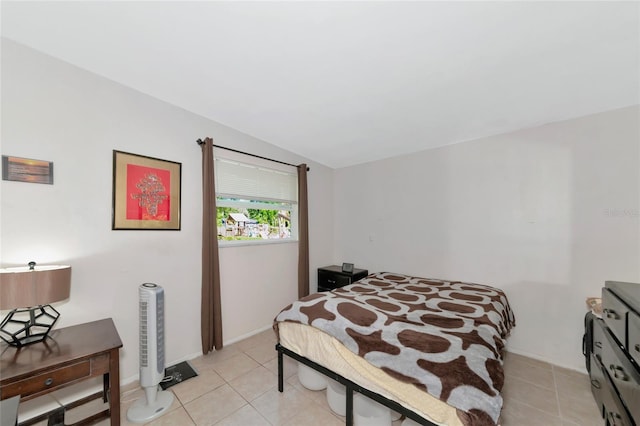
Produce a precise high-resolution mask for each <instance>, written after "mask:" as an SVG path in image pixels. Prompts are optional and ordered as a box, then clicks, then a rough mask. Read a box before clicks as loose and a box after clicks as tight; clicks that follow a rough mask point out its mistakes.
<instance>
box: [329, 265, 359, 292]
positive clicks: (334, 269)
mask: <svg viewBox="0 0 640 426" xmlns="http://www.w3.org/2000/svg"><path fill="white" fill-rule="evenodd" d="M367 275H369V271H367V270H366V269H358V268H353V272H343V271H342V266H337V265H331V266H325V267H323V268H318V291H330V290H333V289H336V288H339V287H344V286H345V285H349V284H351V283H352V282H355V281H358V280H360V279H362V278H364V277H366V276H367Z"/></svg>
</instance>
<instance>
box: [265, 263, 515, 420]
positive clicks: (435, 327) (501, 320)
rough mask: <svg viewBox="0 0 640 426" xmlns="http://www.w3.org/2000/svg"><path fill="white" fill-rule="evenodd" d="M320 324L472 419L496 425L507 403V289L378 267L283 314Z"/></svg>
mask: <svg viewBox="0 0 640 426" xmlns="http://www.w3.org/2000/svg"><path fill="white" fill-rule="evenodd" d="M281 321H293V322H298V323H302V324H305V325H310V326H313V327H315V328H318V329H320V330H322V331H324V332H326V333H328V334H329V335H331V336H333V337H335V338H337V339H338V340H339V341H340V342H342V344H343V345H345V347H347V348H348V349H349V350H350V351H352V352H353V353H355V354H358V355H359V356H361V357H363V358H364V359H366V360H367V361H368V362H369V363H371V364H372V365H374V366H376V367H378V368H380V369H382V370H383V371H385V372H386V373H387V374H389V375H390V376H392V377H394V378H396V379H398V380H401V381H405V382H408V383H411V384H413V385H415V386H416V387H417V388H419V389H421V390H423V391H425V392H428V393H429V394H431V395H433V396H434V397H436V398H439V399H440V400H442V401H444V402H446V403H447V404H449V405H450V406H452V407H455V408H456V412H457V413H458V417H459V418H460V420H461V421H462V423H463V424H465V425H468V426H485V425H487V426H494V425H496V424H497V422H498V418H499V416H500V410H501V408H502V397H501V396H500V391H501V389H502V386H503V383H504V371H503V368H502V355H503V350H504V339H505V338H506V337H507V335H508V334H509V331H510V330H511V328H512V327H513V326H515V319H514V316H513V312H512V311H511V308H510V306H509V302H508V300H507V297H506V295H505V294H504V292H503V291H502V290H499V289H496V288H493V287H489V286H486V285H480V284H473V283H463V282H456V281H443V280H436V279H426V278H417V277H410V276H406V275H400V274H392V273H378V274H371V275H369V276H368V277H366V278H364V279H362V280H360V281H358V282H356V283H354V284H351V285H349V286H346V287H342V288H339V289H336V290H334V291H332V292H327V293H315V294H311V295H309V296H306V297H304V298H302V299H300V300H298V301H296V302H294V303H292V304H291V305H289V306H287V307H286V308H284V309H283V310H282V311H281V312H280V313H279V314H278V316H277V317H276V318H275V323H274V328H275V330H276V332H277V324H278V322H281Z"/></svg>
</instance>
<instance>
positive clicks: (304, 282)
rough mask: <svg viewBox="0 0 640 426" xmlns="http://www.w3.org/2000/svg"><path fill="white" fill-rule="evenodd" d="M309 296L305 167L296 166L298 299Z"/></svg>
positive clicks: (304, 165)
mask: <svg viewBox="0 0 640 426" xmlns="http://www.w3.org/2000/svg"><path fill="white" fill-rule="evenodd" d="M308 294H309V208H308V198H307V165H306V164H300V165H299V166H298V297H299V298H300V297H304V296H307V295H308Z"/></svg>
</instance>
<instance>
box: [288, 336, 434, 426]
mask: <svg viewBox="0 0 640 426" xmlns="http://www.w3.org/2000/svg"><path fill="white" fill-rule="evenodd" d="M276 350H277V351H278V391H280V392H282V391H283V390H284V362H283V355H287V356H288V357H290V358H293V359H294V360H296V361H298V362H301V363H303V364H304V365H307V366H309V367H311V368H313V369H314V370H316V371H318V372H320V373H322V374H324V375H325V376H327V377H330V378H332V379H333V380H335V381H337V382H339V383H341V384H343V385H344V386H345V388H346V400H347V401H346V404H347V407H346V425H347V426H353V392H354V391H355V392H358V393H360V394H362V395H365V396H366V397H367V398H371V399H373V400H374V401H377V402H379V403H380V404H382V405H384V406H386V407H389V408H390V409H392V410H394V411H396V412H398V413H400V414H402V415H404V416H405V417H408V418H410V419H411V420H413V421H415V422H418V423H419V424H421V425H424V426H438V425H436V424H435V423H432V422H430V421H429V420H427V419H425V418H424V417H422V416H420V415H418V414H416V413H415V412H413V411H411V410H409V409H408V408H405V407H403V406H402V405H400V404H399V403H398V402H396V401H392V400H390V399H389V398H386V397H384V396H382V395H380V394H379V393H376V392H373V391H370V390H369V389H366V388H363V387H362V386H360V385H359V384H357V383H355V382H352V381H351V380H349V379H347V378H345V377H343V376H341V375H339V374H338V373H336V372H334V371H331V370H329V369H328V368H326V367H323V366H322V365H320V364H317V363H315V362H313V361H311V360H310V359H308V358H305V357H303V356H301V355H298V354H297V353H295V352H293V351H291V350H290V349H287V348H285V347H284V346H282V345H280V343H278V344H276Z"/></svg>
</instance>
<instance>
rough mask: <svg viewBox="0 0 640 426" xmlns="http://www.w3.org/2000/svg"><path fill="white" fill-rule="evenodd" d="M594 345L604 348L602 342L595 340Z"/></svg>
mask: <svg viewBox="0 0 640 426" xmlns="http://www.w3.org/2000/svg"><path fill="white" fill-rule="evenodd" d="M593 346H595V347H596V348H598V349H602V342H593Z"/></svg>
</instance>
